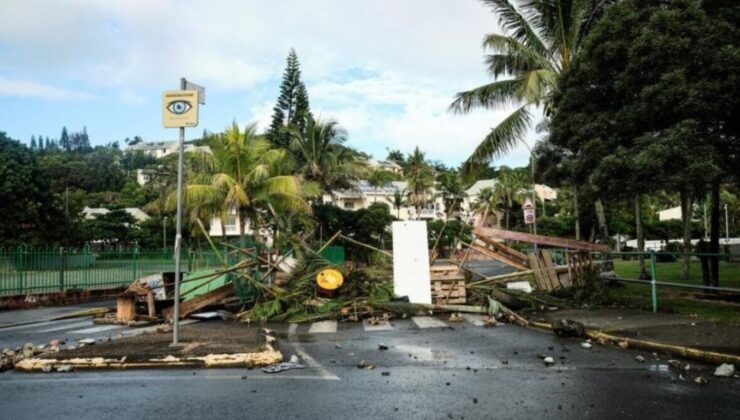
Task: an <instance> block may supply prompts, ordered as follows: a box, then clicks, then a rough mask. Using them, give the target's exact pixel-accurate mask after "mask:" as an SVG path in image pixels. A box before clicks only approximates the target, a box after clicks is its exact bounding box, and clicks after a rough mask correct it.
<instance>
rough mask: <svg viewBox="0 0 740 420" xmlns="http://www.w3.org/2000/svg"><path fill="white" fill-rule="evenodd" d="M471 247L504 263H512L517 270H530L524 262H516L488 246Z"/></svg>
mask: <svg viewBox="0 0 740 420" xmlns="http://www.w3.org/2000/svg"><path fill="white" fill-rule="evenodd" d="M471 248H473V249H474V250H476V251H478V252H480V253H481V254H483V255H485V256H487V257H491V258H493V259H495V260H498V261H501V262H502V263H504V264H507V265H510V266H512V267H514V268H516V269H517V270H529V267H527V266H525V265H523V264H520V263H518V262H516V261H514V260H511V259H509V258H506V257H505V256H503V255H501V254H499V253H498V252H495V251H492V250H490V249H488V248H484V247H482V246H479V245H471Z"/></svg>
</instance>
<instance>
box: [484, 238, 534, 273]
mask: <svg viewBox="0 0 740 420" xmlns="http://www.w3.org/2000/svg"><path fill="white" fill-rule="evenodd" d="M476 241H479V242H482V243H483V245H484V246H486V247H488V248H492V249H493V250H494V251H496V252H498V253H499V254H501V255H503V256H505V257H506V258H508V259H510V260H512V261H516V262H518V263H519V264H522V265H524V266H528V265H529V258H528V257H527V255H526V254H524V253H521V252H519V251H517V250H516V249H514V248H511V247H509V246H506V245H505V244H504V243H502V242H499V241H497V240H495V239H492V238H488V237H486V236H478V237H476Z"/></svg>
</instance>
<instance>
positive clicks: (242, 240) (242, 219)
mask: <svg viewBox="0 0 740 420" xmlns="http://www.w3.org/2000/svg"><path fill="white" fill-rule="evenodd" d="M245 222H246V217H244V215H243V214H241V213H239V242H240V246H241V247H244V246H245V244H246V243H247V242H246V239H247V234H246V232H245V230H244V223H245Z"/></svg>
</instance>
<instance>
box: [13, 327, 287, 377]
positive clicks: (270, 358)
mask: <svg viewBox="0 0 740 420" xmlns="http://www.w3.org/2000/svg"><path fill="white" fill-rule="evenodd" d="M264 331H265V333H264V338H265V344H264V347H265V350H263V351H260V352H252V353H233V354H208V355H206V356H192V357H175V356H166V357H163V358H154V359H148V360H144V361H130V362H129V361H127V360H126V358H127V357H126V356H124V357H122V358H120V359H106V358H103V357H90V358H72V359H56V358H40V357H34V358H28V359H23V360H20V361H18V362H16V363H15V366H14V368H15V369H16V370H18V371H21V372H53V371H60V372H63V371H69V370H94V369H108V370H110V369H114V370H123V369H144V368H146V369H171V368H224V367H246V368H253V367H257V366H267V365H272V364H275V363H280V362H282V361H283V354H282V353H281V352H280V351H279V350H278V349H277V341H276V339H275V337H274V336H272V335H271V331H269V330H264Z"/></svg>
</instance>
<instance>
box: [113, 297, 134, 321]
mask: <svg viewBox="0 0 740 420" xmlns="http://www.w3.org/2000/svg"><path fill="white" fill-rule="evenodd" d="M135 319H136V296H134V295H129V294H126V295H121V296H118V299H116V320H117V321H118V322H129V321H133V320H135Z"/></svg>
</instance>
